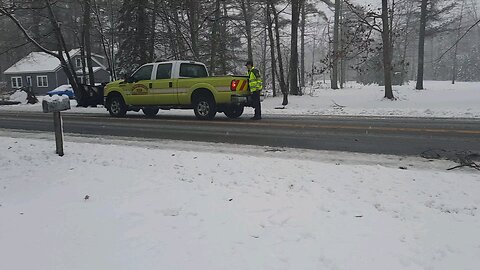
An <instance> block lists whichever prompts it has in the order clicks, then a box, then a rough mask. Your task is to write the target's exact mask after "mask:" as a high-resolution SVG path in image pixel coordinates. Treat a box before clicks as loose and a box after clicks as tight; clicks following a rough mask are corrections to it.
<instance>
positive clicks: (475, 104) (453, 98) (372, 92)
mask: <svg viewBox="0 0 480 270" xmlns="http://www.w3.org/2000/svg"><path fill="white" fill-rule="evenodd" d="M425 87H426V90H414V88H415V85H414V83H413V82H412V83H410V84H408V85H404V86H395V87H394V95H395V96H396V97H397V98H398V99H397V100H395V101H390V100H385V99H383V95H384V94H383V91H384V90H383V87H381V86H376V85H367V86H362V85H358V84H355V83H348V84H347V85H346V87H345V89H339V90H332V89H329V88H328V84H321V83H318V84H316V85H315V86H313V87H307V89H306V90H305V95H304V96H289V104H288V105H287V106H286V107H285V108H284V109H278V108H279V107H282V106H281V103H282V97H267V98H266V99H265V101H264V102H263V103H262V111H263V114H265V115H364V116H403V117H460V118H480V82H457V83H456V84H455V85H452V84H451V83H450V82H439V81H426V82H425ZM75 105H76V103H75V101H72V110H70V111H69V112H79V113H105V114H107V111H106V109H105V108H103V106H100V107H98V108H77V107H75ZM41 110H42V108H41V104H35V105H27V104H22V105H13V106H0V112H1V111H38V112H40V111H41ZM129 114H136V113H135V112H129ZM137 114H138V113H137ZM140 114H141V112H140ZM252 114H253V109H251V108H247V109H246V110H245V116H243V117H248V116H251V115H252ZM159 115H191V116H193V112H192V110H170V111H160V113H159Z"/></svg>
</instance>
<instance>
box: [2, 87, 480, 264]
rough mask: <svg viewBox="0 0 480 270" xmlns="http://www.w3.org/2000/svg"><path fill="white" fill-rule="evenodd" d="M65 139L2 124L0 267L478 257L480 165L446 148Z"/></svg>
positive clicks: (460, 260) (473, 260)
mask: <svg viewBox="0 0 480 270" xmlns="http://www.w3.org/2000/svg"><path fill="white" fill-rule="evenodd" d="M352 91H353V90H352ZM337 102H340V100H339V101H337ZM379 102H381V101H379ZM66 140H67V141H66V143H65V156H63V157H59V156H57V155H55V153H54V141H53V138H52V135H51V134H45V133H16V132H9V131H0V149H1V151H0V171H1V174H0V262H1V263H0V265H1V267H0V268H1V269H9V270H16V269H19V270H25V269H49V270H54V269H62V270H63V269H69V270H74V269H82V270H83V269H212V270H213V269H242V270H244V269H262V270H265V269H275V270H278V269H302V270H304V269H345V270H351V269H357V270H361V269H366V270H372V269H435V270H441V269H445V270H447V269H448V270H451V269H467V270H469V269H471V270H476V269H478V266H479V265H480V237H479V234H478V231H479V228H480V212H479V209H478V207H479V206H480V175H479V174H478V172H477V171H474V170H469V169H460V170H453V171H446V170H445V168H448V167H451V166H454V164H452V163H450V162H448V161H428V160H423V159H417V158H413V157H408V158H405V157H395V156H380V155H366V154H353V153H351V154H350V153H338V152H328V151H310V150H294V149H271V148H262V147H249V146H230V145H222V144H206V143H202V144H199V143H189V142H173V141H148V140H145V141H135V142H134V141H131V140H125V141H123V140H119V139H113V138H110V139H109V138H103V139H99V138H81V137H74V136H73V135H68V134H67V135H66ZM399 167H405V168H404V169H399ZM86 195H88V196H89V197H88V199H85V198H86Z"/></svg>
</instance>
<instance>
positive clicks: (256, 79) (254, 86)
mask: <svg viewBox="0 0 480 270" xmlns="http://www.w3.org/2000/svg"><path fill="white" fill-rule="evenodd" d="M247 76H248V86H249V87H250V92H255V91H260V90H262V88H263V82H262V78H261V77H260V72H259V71H258V69H256V68H255V67H252V68H251V69H250V70H249V71H248V73H247Z"/></svg>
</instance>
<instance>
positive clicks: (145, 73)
mask: <svg viewBox="0 0 480 270" xmlns="http://www.w3.org/2000/svg"><path fill="white" fill-rule="evenodd" d="M152 70H153V65H148V66H143V67H141V68H140V69H139V70H137V72H135V74H133V75H132V77H133V78H134V79H135V81H137V82H138V81H143V80H151V79H152Z"/></svg>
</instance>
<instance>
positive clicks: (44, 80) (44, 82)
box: [37, 76, 48, 87]
mask: <svg viewBox="0 0 480 270" xmlns="http://www.w3.org/2000/svg"><path fill="white" fill-rule="evenodd" d="M37 86H38V87H48V77H47V76H37Z"/></svg>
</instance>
